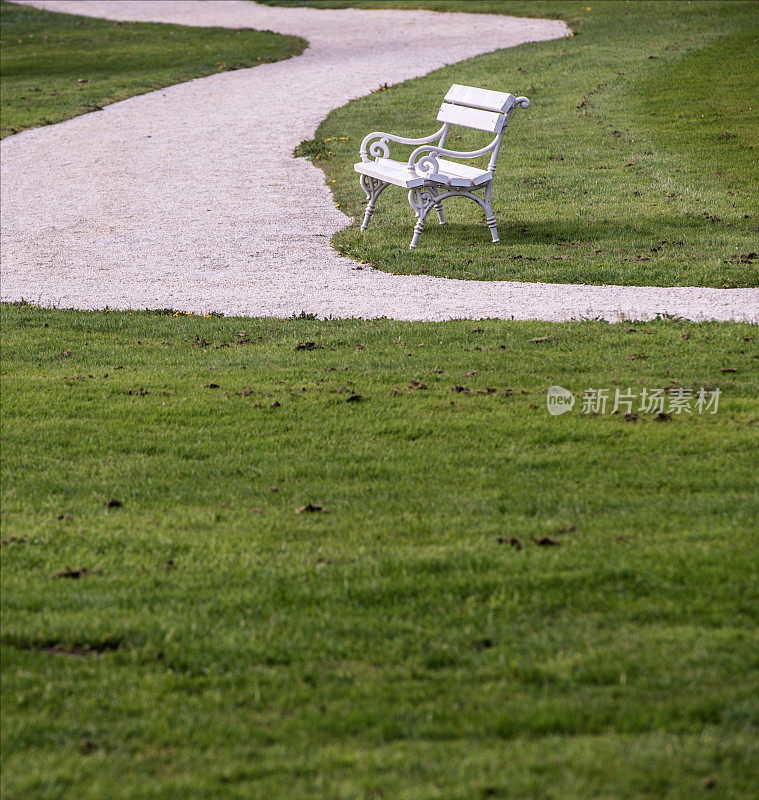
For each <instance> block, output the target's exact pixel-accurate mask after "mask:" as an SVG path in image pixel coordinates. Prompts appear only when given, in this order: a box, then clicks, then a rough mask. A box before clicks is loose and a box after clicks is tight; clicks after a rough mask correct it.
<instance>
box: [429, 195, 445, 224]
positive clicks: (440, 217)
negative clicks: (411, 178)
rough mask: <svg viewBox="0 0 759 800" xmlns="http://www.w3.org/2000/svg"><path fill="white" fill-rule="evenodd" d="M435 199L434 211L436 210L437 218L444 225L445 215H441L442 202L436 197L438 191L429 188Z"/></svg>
mask: <svg viewBox="0 0 759 800" xmlns="http://www.w3.org/2000/svg"><path fill="white" fill-rule="evenodd" d="M430 191H431V192H432V194H433V196H434V197H435V198H436V199H435V211H437V218H438V220H439V221H440V224H441V225H445V217H444V216H443V203H442V201H441V200H438V199H437V196H438V192H437V189H430Z"/></svg>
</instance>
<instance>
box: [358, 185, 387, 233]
mask: <svg viewBox="0 0 759 800" xmlns="http://www.w3.org/2000/svg"><path fill="white" fill-rule="evenodd" d="M360 183H361V188H362V189H363V190H364V194H365V195H366V199H367V200H368V201H369V202H368V203H367V205H366V211H365V212H364V221H363V222H362V223H361V230H362V231H365V230H366V229H367V228H368V227H369V220H370V219H371V218H372V214H373V213H374V206H375V204H376V202H377V198H378V197H379V196H380V195H381V194H382V192H383V191H384V189H385V188H387V187H388V186H389V185H390V184H389V183H385V182H384V181H381V180H378V179H377V178H370V177H369V176H368V175H362V176H361V179H360Z"/></svg>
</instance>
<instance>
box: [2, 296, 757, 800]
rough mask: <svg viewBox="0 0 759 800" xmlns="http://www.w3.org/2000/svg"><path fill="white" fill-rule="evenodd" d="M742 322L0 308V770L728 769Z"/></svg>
mask: <svg viewBox="0 0 759 800" xmlns="http://www.w3.org/2000/svg"><path fill="white" fill-rule="evenodd" d="M756 336H757V328H756V326H750V325H745V324H719V323H704V324H693V323H680V322H677V321H674V320H659V321H656V322H651V323H636V324H629V323H627V324H624V323H621V324H615V325H610V324H606V323H602V322H573V323H564V324H548V323H539V322H525V323H508V322H500V321H485V322H478V323H474V322H452V323H425V324H418V323H416V324H414V323H404V322H391V321H373V322H360V321H352V320H344V321H327V322H324V321H316V320H310V319H296V320H288V321H282V320H270V319H266V320H261V319H234V318H229V319H227V318H219V317H208V318H201V317H194V316H189V315H182V316H176V317H175V316H169V315H168V314H165V313H164V314H155V313H153V312H145V313H133V314H129V313H119V312H73V311H50V310H41V309H38V308H35V307H32V306H27V305H12V306H8V305H6V306H3V309H2V341H3V353H2V387H1V388H2V396H3V403H2V434H3V441H2V523H3V537H4V539H3V558H2V569H3V574H2V603H3V610H4V618H3V628H2V642H3V650H4V653H3V662H2V663H3V671H4V677H3V681H2V692H3V711H4V715H3V716H4V718H3V726H2V750H3V766H4V769H3V777H2V792H3V796H8V797H45V798H50V800H54V798H63V797H71V796H76V797H79V798H98V800H99V799H100V798H103V797H109V798H114V800H117V798H130V800H136V799H137V798H173V797H179V796H181V797H187V798H191V797H198V798H200V797H209V796H212V797H218V798H227V797H229V798H232V797H246V798H278V797H282V798H291V797H305V796H308V797H314V798H319V797H323V798H335V797H341V798H361V797H398V798H435V797H453V796H455V797H462V798H482V797H510V798H514V797H516V798H519V797H522V798H533V797H538V796H540V797H557V798H558V797H570V796H571V797H576V798H581V797H598V796H603V797H610V798H640V797H644V796H651V797H668V798H692V797H697V796H700V794H701V793H703V792H704V790H705V788H710V796H711V797H720V798H727V797H730V798H750V797H753V796H754V795H755V789H756V778H755V770H754V768H753V767H754V765H755V760H756V743H757V737H756V729H755V725H756V715H757V702H756V680H755V676H756V671H755V670H756V666H757V662H756V652H757V635H756V631H757V627H756V611H757V603H756V599H757V598H756V586H755V574H756V572H755V570H756V563H757V546H756V544H757V542H756V536H755V533H756V528H755V521H756V518H757V513H758V512H759V508H757V497H756V492H755V477H756V472H757V468H759V463H758V461H759V459H758V457H757V453H758V452H759V450H758V449H757V447H756V442H757V437H756V423H757V418H758V416H759V408H758V406H757V399H756V398H757V393H758V390H759V374H758V371H757V361H756V348H755V342H756ZM546 337H548V338H546ZM533 340H537V341H533ZM726 370H729V371H726ZM420 384H423V386H422V385H420ZM551 384H560V385H563V386H565V387H567V388H569V389H571V390H572V391H574V392H575V393H576V394H578V395H579V394H580V393H581V392H582V391H583V390H584V389H586V388H591V387H607V388H610V389H612V390H613V388H614V387H616V386H619V387H628V386H629V387H632V388H633V389H634V390H635V391H639V390H640V389H642V388H644V387H648V388H649V389H652V388H664V387H673V386H684V387H689V388H694V389H695V388H697V387H701V386H709V387H712V388H714V387H721V388H722V391H723V395H722V398H721V401H720V407H719V410H718V413H717V414H714V415H711V414H708V415H698V414H691V415H687V414H686V415H683V414H681V415H673V416H672V419H670V420H669V421H666V422H659V421H655V419H654V416H653V415H651V414H646V413H641V414H640V418H639V419H638V420H637V421H626V420H625V419H624V418H623V416H622V415H621V414H615V415H612V414H601V415H588V414H583V413H581V411H580V409H579V406H578V407H576V408H575V410H574V411H573V412H572V413H569V414H566V415H564V416H561V417H556V418H554V417H551V416H549V415H548V413H547V412H546V409H545V390H546V387H547V386H549V385H551ZM454 387H458V388H454ZM462 389H463V391H462ZM493 390H494V391H493ZM351 398H353V399H351ZM309 504H310V506H311V507H312V510H301V512H300V513H298V510H299V509H304V507H308V506H309ZM315 506H318V507H320V508H321V511H319V510H315V509H313V507H315ZM546 537H547V538H548V539H550V540H552V541H555V542H559V544H554V545H551V544H544V545H541V544H538V543H537V542H539V541H541V540H543V539H545V538H546ZM512 539H513V540H515V541H518V543H519V544H518V545H517V544H515V543H512ZM74 573H76V574H74Z"/></svg>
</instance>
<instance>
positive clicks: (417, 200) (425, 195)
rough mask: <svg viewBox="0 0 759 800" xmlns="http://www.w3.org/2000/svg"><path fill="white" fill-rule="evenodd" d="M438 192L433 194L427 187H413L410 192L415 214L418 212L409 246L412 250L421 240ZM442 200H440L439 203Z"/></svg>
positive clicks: (409, 199)
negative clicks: (426, 220) (427, 217)
mask: <svg viewBox="0 0 759 800" xmlns="http://www.w3.org/2000/svg"><path fill="white" fill-rule="evenodd" d="M436 197H437V193H435V195H434V196H433V193H432V192H431V191H430V190H429V189H427V188H425V189H411V191H410V192H409V193H408V201H409V203H410V204H411V208H413V209H414V214H416V225H414V235H413V237H412V238H411V244H410V245H409V248H411V249H412V250H413V249H414V248H415V247H416V245H417V242H418V241H419V234H420V233H421V232H422V231H423V230H424V219H425V217H426V216H427V214H428V212H429V210H430V209H431V208H432V206H434V205H436V201H435V199H436ZM439 202H440V201H439V200H438V201H437V203H439Z"/></svg>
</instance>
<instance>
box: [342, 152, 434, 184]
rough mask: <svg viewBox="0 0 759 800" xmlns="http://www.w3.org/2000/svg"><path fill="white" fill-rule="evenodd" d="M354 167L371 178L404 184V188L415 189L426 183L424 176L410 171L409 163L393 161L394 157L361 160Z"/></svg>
mask: <svg viewBox="0 0 759 800" xmlns="http://www.w3.org/2000/svg"><path fill="white" fill-rule="evenodd" d="M353 169H354V170H356V172H359V173H360V174H361V175H368V176H369V177H370V178H377V180H380V181H384V182H385V183H392V184H393V186H402V187H403V188H404V189H415V188H416V187H417V186H422V185H424V178H420V177H418V176H417V177H414V176H413V175H411V174H410V173H409V171H408V164H406V163H403V162H401V161H393V159H392V158H378V159H377V160H376V161H359V162H358V164H354V165H353Z"/></svg>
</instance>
